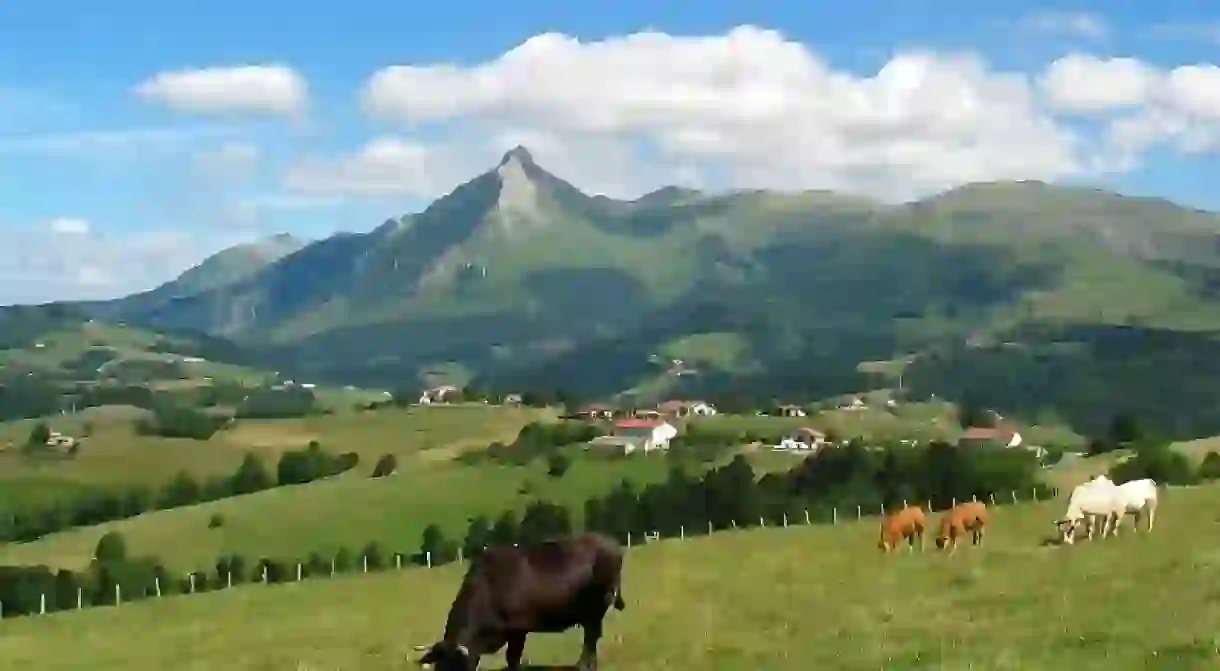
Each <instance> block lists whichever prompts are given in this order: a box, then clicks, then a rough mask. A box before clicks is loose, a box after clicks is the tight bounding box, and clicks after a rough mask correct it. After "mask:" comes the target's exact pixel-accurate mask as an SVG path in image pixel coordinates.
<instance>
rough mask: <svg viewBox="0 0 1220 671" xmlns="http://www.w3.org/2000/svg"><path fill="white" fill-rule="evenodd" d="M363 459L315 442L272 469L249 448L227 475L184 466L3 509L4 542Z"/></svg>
mask: <svg viewBox="0 0 1220 671" xmlns="http://www.w3.org/2000/svg"><path fill="white" fill-rule="evenodd" d="M359 460H360V457H359V455H358V454H356V453H355V452H345V453H343V454H333V453H331V452H328V451H326V450H324V449H322V447H321V445H319V444H318V443H317V442H316V441H314V442H311V443H310V444H309V446H308V447H306V448H305V449H302V450H288V451H286V452H284V453H283V454H281V455H280V458H279V461H278V462H277V464H276V469H275V473H274V474H273V473H271V471H269V470H268V468H267V465H266V464H265V463H264V462H263V460H262V459H260V458H259V457H258V456H257V455H255V454H254V453H252V452H248V453H246V455H245V457H244V458H243V459H242V462H241V464H240V465H238V467H237V468H236V469H235V470H234V471H233V473H231V474H229V475H227V476H214V477H210V478H206V479H203V480H200V479H197V478H195V477H194V476H192V475H191V474H190V473H187V472H186V471H182V472H179V473H178V474H177V475H176V476H174V477H173V478H172V479H170V480H169V481H168V482H166V483H165V484H164V485H162V486H161V487H144V486H135V487H129V488H127V489H125V490H118V491H101V492H94V493H91V494H87V495H84V496H82V497H80V498H78V499H76V500H73V501H64V502H59V503H56V504H52V505H48V506H45V507H42V508H40V509H21V508H15V509H13V510H10V511H9V512H8V513H6V514H4V513H0V542H19V543H20V542H27V541H32V540H36V539H38V538H41V537H43V536H45V535H47V534H51V533H55V532H58V531H64V530H67V529H71V528H74V527H82V526H90V525H94V524H101V523H103V522H110V521H114V520H121V519H126V518H129V517H135V516H136V515H140V514H142V513H145V512H150V511H155V510H169V509H171V508H178V507H182V506H189V505H194V504H197V503H205V502H208V501H217V500H220V499H223V498H227V497H230V496H240V495H243V494H252V493H254V492H259V491H263V490H265V489H270V488H272V487H277V486H286V485H296V484H304V483H307V482H312V481H314V480H318V479H321V478H326V477H330V476H333V475H338V474H339V473H343V472H345V471H348V470H351V469H352V468H354V467H355V466H356V464H357V463H358V462H359Z"/></svg>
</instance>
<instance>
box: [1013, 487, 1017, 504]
mask: <svg viewBox="0 0 1220 671" xmlns="http://www.w3.org/2000/svg"><path fill="white" fill-rule="evenodd" d="M1012 503H1013V505H1016V504H1017V490H1015V489H1014V490H1012Z"/></svg>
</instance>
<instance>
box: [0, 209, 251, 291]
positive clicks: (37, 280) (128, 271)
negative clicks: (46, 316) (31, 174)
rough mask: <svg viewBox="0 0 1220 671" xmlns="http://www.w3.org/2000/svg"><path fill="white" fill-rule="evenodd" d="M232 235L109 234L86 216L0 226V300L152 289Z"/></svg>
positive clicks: (230, 241) (230, 240) (227, 241)
mask: <svg viewBox="0 0 1220 671" xmlns="http://www.w3.org/2000/svg"><path fill="white" fill-rule="evenodd" d="M237 241H238V239H237V238H236V237H234V236H227V237H226V236H225V235H224V234H221V235H217V234H215V233H213V234H211V235H209V236H207V237H206V238H202V237H199V238H197V237H195V236H193V235H191V234H189V233H186V232H182V231H147V232H131V233H120V234H114V233H112V234H107V233H104V232H101V231H98V230H95V228H94V227H91V226H89V225H88V224H87V223H86V222H85V221H84V220H81V219H75V218H60V219H55V220H53V221H51V222H47V224H46V225H43V226H35V227H16V226H11V225H3V226H0V305H6V304H12V303H40V302H46V301H52V300H76V299H102V298H111V297H115V296H121V295H126V294H130V293H134V292H137V291H144V290H147V289H151V288H153V287H155V286H157V285H158V284H161V283H162V282H165V281H167V280H169V279H172V278H173V277H175V276H177V275H178V274H179V273H181V272H182V271H183V270H184V269H186V268H188V267H190V266H192V265H194V264H196V263H198V262H199V261H201V260H203V258H205V257H206V256H208V255H210V254H212V253H215V252H216V251H219V250H220V249H221V248H223V247H226V246H228V245H231V244H235V243H236V242H237Z"/></svg>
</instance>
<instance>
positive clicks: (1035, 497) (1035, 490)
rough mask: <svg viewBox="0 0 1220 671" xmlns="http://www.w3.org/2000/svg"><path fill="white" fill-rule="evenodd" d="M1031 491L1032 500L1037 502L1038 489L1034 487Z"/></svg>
mask: <svg viewBox="0 0 1220 671" xmlns="http://www.w3.org/2000/svg"><path fill="white" fill-rule="evenodd" d="M1031 491H1033V493H1034V500H1035V501H1037V500H1038V488H1037V487H1034V488H1033V489H1032V490H1031Z"/></svg>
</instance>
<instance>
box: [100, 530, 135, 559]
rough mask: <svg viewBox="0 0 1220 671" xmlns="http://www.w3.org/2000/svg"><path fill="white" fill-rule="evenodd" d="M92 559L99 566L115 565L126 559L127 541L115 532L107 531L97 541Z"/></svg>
mask: <svg viewBox="0 0 1220 671" xmlns="http://www.w3.org/2000/svg"><path fill="white" fill-rule="evenodd" d="M93 558H94V559H95V560H96V561H97V562H98V563H99V564H107V563H112V562H113V563H117V562H122V561H125V560H126V559H127V540H126V539H124V538H123V534H121V533H119V532H117V531H109V532H107V533H106V535H104V536H102V537H101V538H100V539H98V541H97V548H96V549H95V550H94V551H93Z"/></svg>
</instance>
